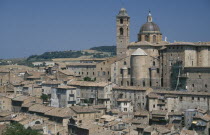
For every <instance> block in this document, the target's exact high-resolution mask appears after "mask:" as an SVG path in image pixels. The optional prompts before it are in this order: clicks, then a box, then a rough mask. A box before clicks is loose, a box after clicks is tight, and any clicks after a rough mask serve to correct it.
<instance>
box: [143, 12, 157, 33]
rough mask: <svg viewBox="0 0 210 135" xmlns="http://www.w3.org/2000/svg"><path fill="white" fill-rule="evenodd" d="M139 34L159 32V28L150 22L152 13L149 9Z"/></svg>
mask: <svg viewBox="0 0 210 135" xmlns="http://www.w3.org/2000/svg"><path fill="white" fill-rule="evenodd" d="M139 33H140V34H153V33H160V28H159V27H158V25H157V24H155V23H154V22H152V15H151V13H150V11H149V14H148V16H147V22H146V23H145V24H144V25H142V26H141V29H140V32H139Z"/></svg>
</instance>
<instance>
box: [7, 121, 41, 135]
mask: <svg viewBox="0 0 210 135" xmlns="http://www.w3.org/2000/svg"><path fill="white" fill-rule="evenodd" d="M3 135H41V134H40V133H39V132H37V131H35V130H32V129H30V128H28V129H25V128H24V126H23V125H21V124H19V123H11V124H10V125H8V126H7V128H6V130H5V132H4V133H3Z"/></svg>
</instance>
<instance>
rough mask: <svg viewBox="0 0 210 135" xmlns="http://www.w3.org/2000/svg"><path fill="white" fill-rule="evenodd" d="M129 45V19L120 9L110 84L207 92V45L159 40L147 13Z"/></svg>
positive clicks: (209, 62)
mask: <svg viewBox="0 0 210 135" xmlns="http://www.w3.org/2000/svg"><path fill="white" fill-rule="evenodd" d="M137 37H138V39H137V41H136V42H130V17H129V16H128V13H127V11H126V9H124V8H122V9H121V10H120V11H119V14H118V15H117V16H116V41H117V43H116V44H117V60H116V61H115V62H114V63H113V64H112V66H111V72H112V76H111V80H112V82H114V83H115V84H117V85H119V86H139V87H152V88H156V89H170V90H190V91H203V92H206V91H208V89H209V87H210V86H208V84H210V42H174V43H169V42H167V41H163V40H162V33H161V31H160V28H159V26H158V25H157V24H155V23H154V21H153V18H152V15H151V13H150V12H149V14H148V16H147V22H146V23H145V24H143V25H142V26H141V28H140V31H139V33H138V34H137Z"/></svg>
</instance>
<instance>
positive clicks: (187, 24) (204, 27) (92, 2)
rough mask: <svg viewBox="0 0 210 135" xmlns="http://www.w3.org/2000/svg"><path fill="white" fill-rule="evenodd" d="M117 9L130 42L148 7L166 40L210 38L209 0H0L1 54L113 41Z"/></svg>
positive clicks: (25, 53) (77, 47)
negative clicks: (124, 15) (127, 22)
mask: <svg viewBox="0 0 210 135" xmlns="http://www.w3.org/2000/svg"><path fill="white" fill-rule="evenodd" d="M121 1H122V2H121ZM122 3H123V4H122ZM121 7H124V8H126V9H127V11H128V14H129V16H130V17H131V26H130V27H131V28H130V29H131V33H130V34H131V35H130V36H131V41H136V40H137V33H138V32H139V29H140V27H141V25H142V24H144V23H145V22H146V16H147V14H148V10H149V9H150V10H151V12H152V16H153V21H154V22H155V23H157V24H158V25H159V27H160V30H161V32H162V33H163V37H165V36H167V37H168V40H169V41H170V42H173V41H174V40H176V41H193V42H194V41H195V42H198V41H210V0H0V58H15V57H27V56H29V55H32V54H41V53H43V52H46V51H58V50H80V49H88V48H90V47H94V46H103V45H115V42H116V40H115V36H116V34H115V33H116V24H115V19H116V15H117V14H118V12H119V10H120V8H121Z"/></svg>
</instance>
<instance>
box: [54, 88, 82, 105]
mask: <svg viewBox="0 0 210 135" xmlns="http://www.w3.org/2000/svg"><path fill="white" fill-rule="evenodd" d="M79 102H80V99H79V97H78V95H77V90H76V87H72V86H66V85H60V86H58V87H56V88H52V93H51V106H53V107H61V108H62V107H70V106H73V105H76V104H78V103H79Z"/></svg>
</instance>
